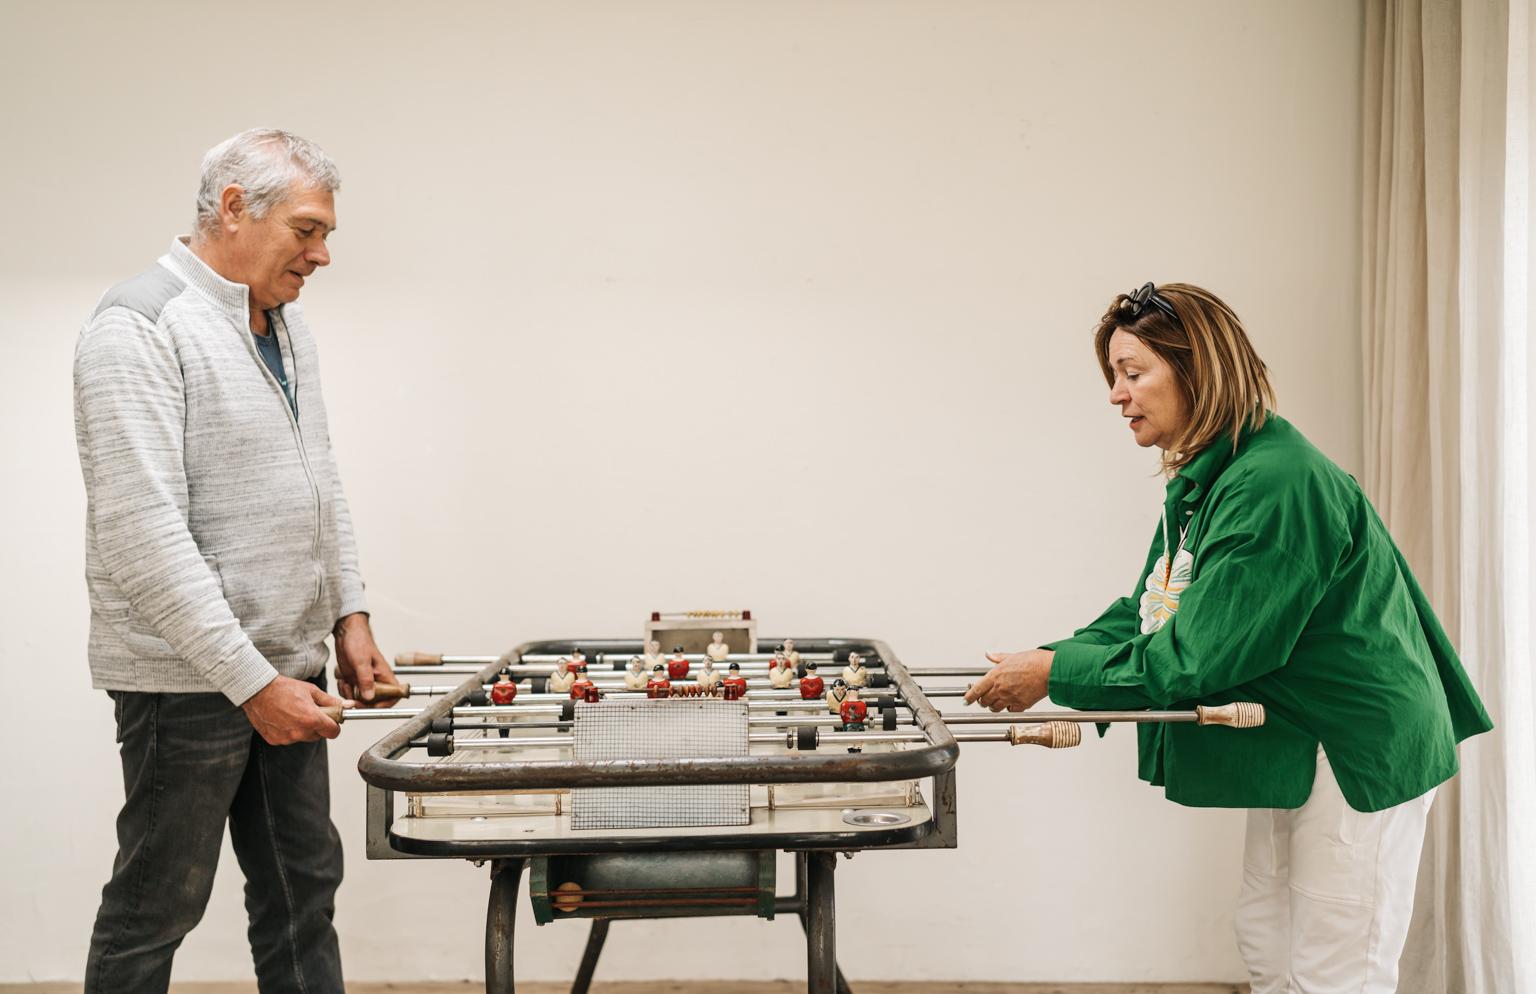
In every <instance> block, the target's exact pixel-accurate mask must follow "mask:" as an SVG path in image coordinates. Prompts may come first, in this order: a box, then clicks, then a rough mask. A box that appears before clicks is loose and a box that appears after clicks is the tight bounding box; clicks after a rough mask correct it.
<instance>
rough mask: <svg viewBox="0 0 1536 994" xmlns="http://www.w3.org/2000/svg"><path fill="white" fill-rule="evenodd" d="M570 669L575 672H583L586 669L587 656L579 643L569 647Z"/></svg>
mask: <svg viewBox="0 0 1536 994" xmlns="http://www.w3.org/2000/svg"><path fill="white" fill-rule="evenodd" d="M571 669H573V670H575V671H576V672H577V673H585V672H586V671H587V657H586V654H585V653H583V652H582V651H581V646H579V645H578V646H572V648H571Z"/></svg>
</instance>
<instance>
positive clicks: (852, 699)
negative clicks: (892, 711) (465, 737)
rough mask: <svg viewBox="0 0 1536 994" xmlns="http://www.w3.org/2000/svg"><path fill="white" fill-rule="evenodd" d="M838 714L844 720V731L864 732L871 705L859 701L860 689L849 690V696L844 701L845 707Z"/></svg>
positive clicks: (850, 688) (852, 688)
mask: <svg viewBox="0 0 1536 994" xmlns="http://www.w3.org/2000/svg"><path fill="white" fill-rule="evenodd" d="M838 714H839V715H841V717H842V719H843V731H845V732H862V731H864V720H865V719H866V718H867V717H869V705H868V704H865V703H864V702H863V701H861V700H859V688H857V687H849V688H848V696H847V697H846V698H844V699H843V706H842V708H840V709H839V711H838Z"/></svg>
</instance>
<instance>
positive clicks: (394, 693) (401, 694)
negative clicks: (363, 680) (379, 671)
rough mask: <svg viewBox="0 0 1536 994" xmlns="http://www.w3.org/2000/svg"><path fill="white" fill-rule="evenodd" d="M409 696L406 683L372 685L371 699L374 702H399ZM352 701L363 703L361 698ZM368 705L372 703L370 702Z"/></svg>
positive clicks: (409, 686)
mask: <svg viewBox="0 0 1536 994" xmlns="http://www.w3.org/2000/svg"><path fill="white" fill-rule="evenodd" d="M410 696H411V685H410V684H408V683H375V684H374V685H373V699H374V700H375V701H401V700H404V699H405V698H407V697H410ZM353 700H355V701H357V702H358V703H360V704H361V703H363V699H362V698H361V697H354V698H353ZM369 703H372V702H371V701H370V702H369Z"/></svg>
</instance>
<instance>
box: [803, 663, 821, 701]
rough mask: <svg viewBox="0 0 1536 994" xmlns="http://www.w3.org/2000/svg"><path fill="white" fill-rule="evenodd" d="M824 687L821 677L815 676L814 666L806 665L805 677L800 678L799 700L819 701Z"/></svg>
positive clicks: (813, 664)
mask: <svg viewBox="0 0 1536 994" xmlns="http://www.w3.org/2000/svg"><path fill="white" fill-rule="evenodd" d="M824 686H825V684H823V683H822V680H821V677H819V676H817V675H816V664H815V663H806V664H805V676H803V677H801V678H800V699H801V700H802V701H814V700H819V699H820V698H821V692H822V689H823V687H824Z"/></svg>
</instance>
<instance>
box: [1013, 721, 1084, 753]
mask: <svg viewBox="0 0 1536 994" xmlns="http://www.w3.org/2000/svg"><path fill="white" fill-rule="evenodd" d="M1008 741H1009V742H1010V743H1012V744H1013V745H1037V746H1045V747H1046V748H1047V749H1070V748H1072V747H1073V746H1075V745H1081V744H1082V741H1083V728H1082V726H1081V725H1079V724H1078V723H1077V722H1075V721H1046V722H1042V723H1040V724H1038V725H1009V726H1008Z"/></svg>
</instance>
